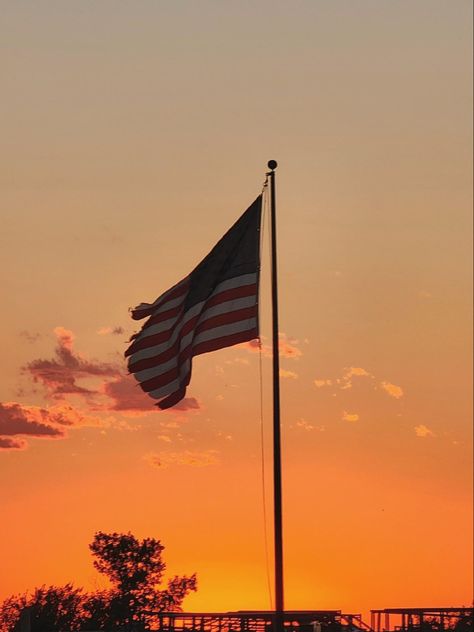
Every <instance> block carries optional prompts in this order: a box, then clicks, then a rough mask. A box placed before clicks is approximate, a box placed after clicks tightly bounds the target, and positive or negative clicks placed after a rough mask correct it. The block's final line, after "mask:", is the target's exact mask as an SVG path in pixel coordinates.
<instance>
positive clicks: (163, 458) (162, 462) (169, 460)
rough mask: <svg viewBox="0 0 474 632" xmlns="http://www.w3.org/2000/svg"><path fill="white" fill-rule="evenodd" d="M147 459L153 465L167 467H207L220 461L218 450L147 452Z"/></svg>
mask: <svg viewBox="0 0 474 632" xmlns="http://www.w3.org/2000/svg"><path fill="white" fill-rule="evenodd" d="M144 458H145V460H146V461H147V462H148V463H149V465H151V466H152V467H156V468H167V467H170V466H171V465H187V466H190V467H206V466H208V465H215V464H216V463H218V459H217V451H216V450H205V451H192V450H183V451H182V452H157V453H152V454H147V455H146V456H145V457H144Z"/></svg>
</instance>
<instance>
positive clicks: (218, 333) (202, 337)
mask: <svg viewBox="0 0 474 632" xmlns="http://www.w3.org/2000/svg"><path fill="white" fill-rule="evenodd" d="M256 326H257V317H256V316H254V317H253V318H246V319H245V320H239V321H237V322H236V323H228V324H227V325H220V326H219V327H213V328H212V329H208V330H207V331H202V332H201V333H200V334H198V335H197V336H196V337H195V338H194V340H193V348H194V347H195V346H196V345H198V344H199V343H201V342H208V341H209V340H214V339H215V338H222V337H223V336H231V335H232V334H238V333H240V332H242V331H247V330H249V331H250V330H251V329H255V328H256Z"/></svg>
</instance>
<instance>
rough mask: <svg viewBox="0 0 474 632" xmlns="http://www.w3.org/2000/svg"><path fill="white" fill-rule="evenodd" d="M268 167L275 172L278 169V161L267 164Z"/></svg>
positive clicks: (270, 161)
mask: <svg viewBox="0 0 474 632" xmlns="http://www.w3.org/2000/svg"><path fill="white" fill-rule="evenodd" d="M267 166H268V168H269V169H271V170H272V171H274V170H275V169H276V168H277V167H278V163H277V161H276V160H269V161H268V163H267Z"/></svg>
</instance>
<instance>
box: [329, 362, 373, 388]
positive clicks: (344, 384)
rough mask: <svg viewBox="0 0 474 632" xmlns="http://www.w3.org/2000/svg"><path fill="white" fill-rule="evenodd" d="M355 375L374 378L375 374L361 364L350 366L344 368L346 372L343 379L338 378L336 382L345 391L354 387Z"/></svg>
mask: <svg viewBox="0 0 474 632" xmlns="http://www.w3.org/2000/svg"><path fill="white" fill-rule="evenodd" d="M353 377H369V378H371V379H374V376H373V375H372V374H371V373H369V372H368V371H366V370H365V369H363V368H362V367H360V366H350V367H346V368H345V369H344V374H343V376H342V378H341V379H338V380H336V384H339V385H340V386H339V388H340V389H341V390H342V391H345V390H347V389H349V388H352V378H353Z"/></svg>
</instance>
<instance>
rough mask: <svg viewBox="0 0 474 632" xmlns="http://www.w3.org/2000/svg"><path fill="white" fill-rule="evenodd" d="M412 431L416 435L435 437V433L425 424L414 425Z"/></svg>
mask: <svg viewBox="0 0 474 632" xmlns="http://www.w3.org/2000/svg"><path fill="white" fill-rule="evenodd" d="M414 431H415V434H416V436H417V437H435V436H436V435H435V433H434V432H433V431H432V430H430V429H429V428H428V426H425V425H424V424H420V425H419V426H415V427H414Z"/></svg>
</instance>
